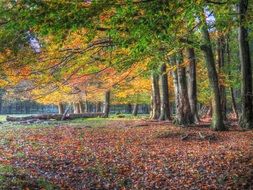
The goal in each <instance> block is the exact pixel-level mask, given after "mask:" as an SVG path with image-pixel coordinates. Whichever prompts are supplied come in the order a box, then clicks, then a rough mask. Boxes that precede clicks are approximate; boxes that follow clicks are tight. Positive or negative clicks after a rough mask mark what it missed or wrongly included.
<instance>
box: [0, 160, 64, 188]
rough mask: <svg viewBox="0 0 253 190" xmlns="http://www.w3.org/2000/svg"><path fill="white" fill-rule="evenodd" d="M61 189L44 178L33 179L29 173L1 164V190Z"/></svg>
mask: <svg viewBox="0 0 253 190" xmlns="http://www.w3.org/2000/svg"><path fill="white" fill-rule="evenodd" d="M26 188H28V189H45V190H54V189H60V188H58V187H56V186H55V185H53V184H52V183H50V182H48V181H47V180H45V179H44V178H39V179H31V178H30V176H29V175H28V172H26V171H25V170H21V169H16V168H14V167H12V166H11V165H2V164H0V189H26Z"/></svg>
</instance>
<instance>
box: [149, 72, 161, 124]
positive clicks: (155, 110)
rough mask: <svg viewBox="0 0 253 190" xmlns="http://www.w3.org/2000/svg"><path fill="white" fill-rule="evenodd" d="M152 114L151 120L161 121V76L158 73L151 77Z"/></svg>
mask: <svg viewBox="0 0 253 190" xmlns="http://www.w3.org/2000/svg"><path fill="white" fill-rule="evenodd" d="M151 85H152V94H151V114H150V119H159V116H160V93H159V76H158V75H157V74H156V73H152V75H151Z"/></svg>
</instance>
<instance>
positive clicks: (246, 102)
mask: <svg viewBox="0 0 253 190" xmlns="http://www.w3.org/2000/svg"><path fill="white" fill-rule="evenodd" d="M247 9H248V1H247V0H240V1H239V7H238V11H239V22H240V26H239V36H238V38H239V50H240V62H241V75H242V84H241V94H242V115H241V118H240V122H239V123H240V126H241V127H243V128H247V129H253V105H252V71H251V60H250V49H249V41H248V30H247V28H246V26H245V22H246V13H247Z"/></svg>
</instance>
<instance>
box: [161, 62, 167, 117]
mask: <svg viewBox="0 0 253 190" xmlns="http://www.w3.org/2000/svg"><path fill="white" fill-rule="evenodd" d="M166 68H167V66H166V64H165V63H163V64H162V65H161V67H160V76H159V77H160V78H159V89H160V109H161V110H160V116H159V120H170V105H169V87H168V74H167V70H166Z"/></svg>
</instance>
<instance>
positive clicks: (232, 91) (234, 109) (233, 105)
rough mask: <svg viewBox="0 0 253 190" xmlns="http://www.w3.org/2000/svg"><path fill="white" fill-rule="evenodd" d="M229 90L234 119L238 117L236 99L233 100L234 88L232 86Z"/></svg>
mask: <svg viewBox="0 0 253 190" xmlns="http://www.w3.org/2000/svg"><path fill="white" fill-rule="evenodd" d="M230 92H231V99H232V110H233V112H234V114H235V116H236V119H238V118H239V115H238V111H237V106H236V101H235V95H234V89H233V88H232V87H231V88H230Z"/></svg>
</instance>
